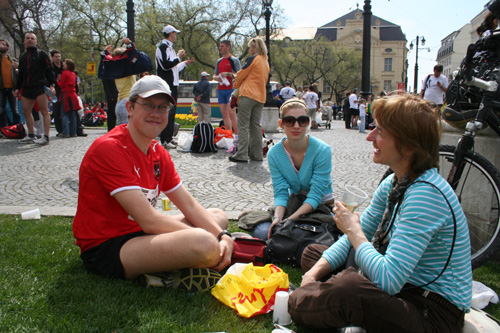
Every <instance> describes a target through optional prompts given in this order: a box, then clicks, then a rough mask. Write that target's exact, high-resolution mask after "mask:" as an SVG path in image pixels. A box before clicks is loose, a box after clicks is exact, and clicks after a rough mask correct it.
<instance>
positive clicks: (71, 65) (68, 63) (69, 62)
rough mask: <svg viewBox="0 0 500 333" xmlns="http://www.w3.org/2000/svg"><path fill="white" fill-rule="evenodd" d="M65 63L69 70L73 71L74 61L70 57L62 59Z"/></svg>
mask: <svg viewBox="0 0 500 333" xmlns="http://www.w3.org/2000/svg"><path fill="white" fill-rule="evenodd" d="M64 62H65V63H66V68H68V69H69V70H70V71H72V72H74V71H75V62H74V61H73V60H71V59H66V60H64Z"/></svg>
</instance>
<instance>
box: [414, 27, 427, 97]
mask: <svg viewBox="0 0 500 333" xmlns="http://www.w3.org/2000/svg"><path fill="white" fill-rule="evenodd" d="M419 41H420V36H417V42H416V45H415V51H416V52H415V74H414V77H413V93H414V94H416V93H417V87H418V48H419V47H418V42H419ZM420 42H421V43H422V46H424V45H425V37H424V36H422V40H421V41H420ZM410 50H413V41H412V42H411V43H410Z"/></svg>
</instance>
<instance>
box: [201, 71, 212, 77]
mask: <svg viewBox="0 0 500 333" xmlns="http://www.w3.org/2000/svg"><path fill="white" fill-rule="evenodd" d="M201 76H202V77H203V76H210V74H208V73H207V72H201Z"/></svg>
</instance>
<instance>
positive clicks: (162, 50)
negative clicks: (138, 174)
mask: <svg viewBox="0 0 500 333" xmlns="http://www.w3.org/2000/svg"><path fill="white" fill-rule="evenodd" d="M179 32H180V31H179V30H177V29H176V28H174V27H173V26H171V25H167V26H166V27H165V28H163V37H164V39H163V40H162V41H161V43H160V44H159V45H158V47H157V48H156V57H155V60H156V72H157V74H158V76H159V77H161V78H162V79H163V80H165V82H167V84H168V86H169V87H170V90H171V91H172V97H173V98H174V99H175V102H176V103H177V87H178V86H179V72H181V71H182V70H183V69H184V68H186V67H187V65H189V64H191V63H192V62H193V61H194V59H193V58H187V59H186V60H185V61H181V60H182V59H184V57H185V55H186V51H184V50H180V51H179V52H178V53H176V52H175V50H174V42H175V41H177V34H178V33H179ZM174 123H175V104H174V105H173V106H172V108H171V109H170V111H169V114H168V124H167V127H166V128H165V129H164V130H163V131H162V132H161V134H160V140H161V144H162V145H163V146H164V147H165V148H167V149H175V148H177V145H176V143H175V141H173V140H172V139H173V136H174Z"/></svg>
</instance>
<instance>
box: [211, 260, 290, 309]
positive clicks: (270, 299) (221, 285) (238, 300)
mask: <svg viewBox="0 0 500 333" xmlns="http://www.w3.org/2000/svg"><path fill="white" fill-rule="evenodd" d="M278 291H288V274H286V273H285V272H283V271H282V270H281V269H280V268H279V267H278V266H276V265H272V264H267V265H265V266H261V267H257V266H254V265H253V264H252V263H249V264H241V263H236V264H234V265H232V266H231V267H229V269H228V270H227V272H226V274H224V276H223V277H222V278H221V279H220V280H219V282H217V284H216V285H215V287H214V288H213V289H212V295H213V296H214V297H215V298H217V299H218V300H219V301H221V302H222V303H224V304H226V305H227V306H229V307H230V308H233V309H235V310H236V312H237V313H238V314H239V315H240V316H242V317H245V318H250V317H253V316H255V315H258V314H263V313H268V312H270V311H271V310H272V309H271V307H272V306H273V305H274V300H275V295H276V293H277V292H278Z"/></svg>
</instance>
